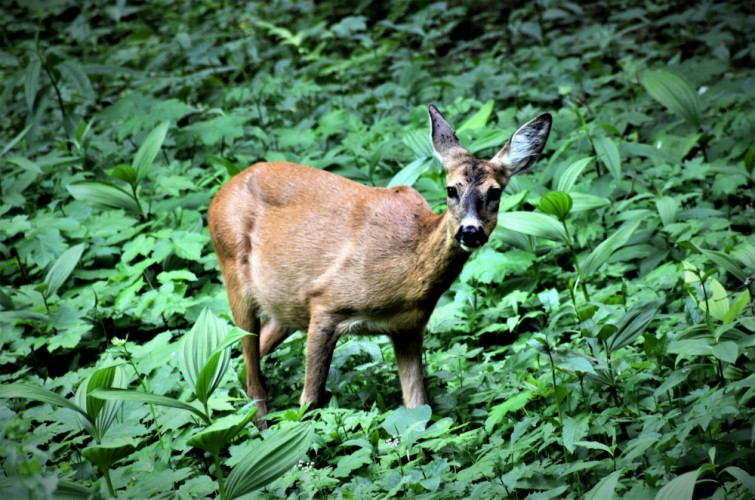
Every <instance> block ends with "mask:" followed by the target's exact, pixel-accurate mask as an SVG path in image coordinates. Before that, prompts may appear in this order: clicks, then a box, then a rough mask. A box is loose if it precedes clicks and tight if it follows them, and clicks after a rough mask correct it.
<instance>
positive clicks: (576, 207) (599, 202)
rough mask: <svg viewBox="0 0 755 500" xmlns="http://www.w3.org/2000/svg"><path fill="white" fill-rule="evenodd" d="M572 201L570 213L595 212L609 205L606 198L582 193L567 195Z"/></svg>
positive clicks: (609, 202)
mask: <svg viewBox="0 0 755 500" xmlns="http://www.w3.org/2000/svg"><path fill="white" fill-rule="evenodd" d="M569 196H571V200H572V208H571V212H572V213H574V212H586V211H589V210H597V209H598V208H603V207H605V206H608V205H610V204H611V201H610V200H609V199H608V198H601V197H600V196H593V195H591V194H584V193H575V192H573V191H572V192H571V193H569Z"/></svg>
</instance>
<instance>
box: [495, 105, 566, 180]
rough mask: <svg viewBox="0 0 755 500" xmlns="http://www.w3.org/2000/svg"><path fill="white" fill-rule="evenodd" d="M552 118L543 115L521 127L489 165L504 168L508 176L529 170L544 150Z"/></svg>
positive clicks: (546, 114) (548, 115)
mask: <svg viewBox="0 0 755 500" xmlns="http://www.w3.org/2000/svg"><path fill="white" fill-rule="evenodd" d="M552 123H553V118H552V117H551V115H550V113H543V114H542V115H540V116H538V117H537V118H535V119H533V120H530V121H528V122H527V123H525V124H524V125H522V126H521V127H520V128H519V130H517V131H516V132H514V135H513V136H512V137H511V140H509V142H507V143H506V145H505V146H504V147H503V149H501V150H500V151H499V152H498V154H496V155H495V156H494V157H493V159H492V160H490V162H491V163H493V164H495V165H498V166H499V167H503V168H506V170H508V172H509V175H514V174H518V173H519V172H522V171H524V170H527V169H528V168H530V167H531V166H532V165H533V164H534V163H535V162H536V161H537V159H538V158H540V153H542V152H543V148H545V143H546V142H547V141H548V135H550V133H551V125H552Z"/></svg>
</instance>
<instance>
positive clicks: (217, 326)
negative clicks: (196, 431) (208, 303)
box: [178, 308, 230, 396]
mask: <svg viewBox="0 0 755 500" xmlns="http://www.w3.org/2000/svg"><path fill="white" fill-rule="evenodd" d="M227 336H228V325H227V324H226V323H225V322H224V321H222V320H221V319H219V318H218V317H217V316H215V315H214V314H213V313H212V312H211V311H210V310H209V309H207V308H205V309H204V310H202V312H201V313H200V314H199V318H197V321H196V323H194V326H193V327H192V329H191V331H189V333H187V334H186V335H185V336H184V339H183V344H182V346H181V352H180V356H179V358H178V365H179V368H180V369H181V373H182V374H183V376H184V379H186V381H187V382H189V383H190V384H191V387H192V389H193V390H194V394H197V396H199V394H198V393H197V380H198V379H199V375H200V372H201V371H202V369H203V368H204V367H205V365H206V364H207V362H208V361H209V360H210V358H212V357H213V355H214V354H215V350H216V349H217V347H218V346H219V345H220V344H221V343H222V342H223V340H224V339H225V338H226V337H227ZM229 362H230V352H229V351H228V350H227V349H225V350H223V351H222V353H221V355H220V356H219V359H218V364H217V366H216V369H215V370H214V372H213V374H212V378H211V380H210V382H209V384H208V385H207V387H206V388H204V387H203V388H201V390H202V391H205V392H206V393H207V395H208V396H209V395H210V394H212V392H213V391H214V390H215V388H216V387H217V386H218V384H219V383H220V380H221V378H222V377H223V375H224V374H225V372H226V370H227V369H228V364H229ZM202 383H205V382H204V381H203V382H202Z"/></svg>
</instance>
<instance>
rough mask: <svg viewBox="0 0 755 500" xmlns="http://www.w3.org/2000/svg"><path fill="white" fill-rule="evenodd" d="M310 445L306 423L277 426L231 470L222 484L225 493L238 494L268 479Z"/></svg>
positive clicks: (251, 489)
mask: <svg viewBox="0 0 755 500" xmlns="http://www.w3.org/2000/svg"><path fill="white" fill-rule="evenodd" d="M311 445H312V430H311V428H310V426H309V425H308V424H297V425H294V426H291V427H286V428H283V429H278V430H277V431H276V432H275V434H273V435H272V436H271V437H269V438H267V439H266V440H264V441H263V442H262V443H260V444H259V445H257V446H255V447H254V449H252V451H250V452H249V453H248V454H247V455H246V456H245V457H244V458H242V459H241V461H240V462H239V463H238V464H237V465H236V466H235V467H234V468H233V470H231V473H230V474H228V479H227V481H226V485H225V487H226V495H227V497H228V498H229V499H234V498H238V497H240V496H242V495H245V494H247V493H250V492H252V491H255V490H258V489H260V488H262V487H264V486H266V485H268V484H270V483H272V482H273V481H275V480H276V479H278V478H279V477H280V476H282V475H283V474H285V473H286V471H288V470H289V469H290V468H291V467H293V466H294V465H295V464H296V463H297V462H298V461H299V459H301V458H302V457H303V456H304V454H305V453H306V452H307V451H308V450H309V448H310V446H311Z"/></svg>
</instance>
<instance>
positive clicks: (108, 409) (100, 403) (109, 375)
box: [76, 366, 127, 442]
mask: <svg viewBox="0 0 755 500" xmlns="http://www.w3.org/2000/svg"><path fill="white" fill-rule="evenodd" d="M126 385H127V381H126V375H125V373H124V372H123V369H122V368H121V367H120V366H108V367H106V368H101V369H99V370H97V371H95V372H94V373H92V374H91V375H90V376H89V377H87V378H86V379H85V380H84V382H82V383H81V385H79V388H78V390H77V391H76V403H77V404H78V405H79V406H80V407H81V408H83V409H84V410H85V411H86V412H87V415H89V419H86V420H82V421H81V424H82V425H83V426H84V427H86V428H87V430H89V432H90V433H91V434H92V436H94V438H95V440H97V441H98V442H99V441H101V440H102V438H103V437H104V436H105V433H106V432H107V430H108V428H109V427H110V425H111V424H112V423H113V421H115V418H116V416H117V414H118V411H119V410H120V407H121V402H120V401H105V400H102V399H99V398H95V397H93V396H92V395H91V394H90V393H91V392H92V391H94V390H95V389H99V388H105V389H110V388H116V389H122V388H124V387H125V386H126ZM89 422H94V426H91V427H90V426H89Z"/></svg>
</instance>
